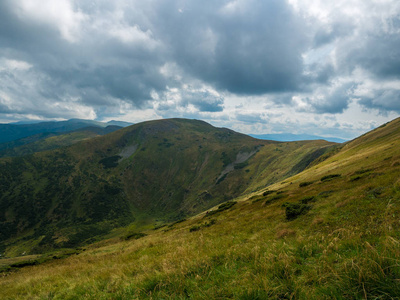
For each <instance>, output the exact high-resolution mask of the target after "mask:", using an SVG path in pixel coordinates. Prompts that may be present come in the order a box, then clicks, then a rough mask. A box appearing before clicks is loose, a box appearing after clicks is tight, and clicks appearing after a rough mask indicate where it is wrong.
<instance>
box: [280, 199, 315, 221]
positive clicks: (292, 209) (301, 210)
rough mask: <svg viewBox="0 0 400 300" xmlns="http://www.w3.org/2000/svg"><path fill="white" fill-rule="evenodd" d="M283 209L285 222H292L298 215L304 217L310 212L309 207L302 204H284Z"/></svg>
mask: <svg viewBox="0 0 400 300" xmlns="http://www.w3.org/2000/svg"><path fill="white" fill-rule="evenodd" d="M282 206H283V207H285V209H286V210H285V214H286V219H287V220H294V219H296V218H297V217H298V216H300V215H304V214H305V213H307V211H309V210H310V208H311V206H309V205H306V204H303V203H287V202H286V203H284V204H283V205H282Z"/></svg>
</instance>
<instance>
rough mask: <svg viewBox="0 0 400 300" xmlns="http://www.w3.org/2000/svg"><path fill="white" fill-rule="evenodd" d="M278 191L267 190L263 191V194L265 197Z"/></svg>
mask: <svg viewBox="0 0 400 300" xmlns="http://www.w3.org/2000/svg"><path fill="white" fill-rule="evenodd" d="M275 192H276V191H265V192H264V193H263V196H264V197H265V196H268V195H270V194H272V193H275Z"/></svg>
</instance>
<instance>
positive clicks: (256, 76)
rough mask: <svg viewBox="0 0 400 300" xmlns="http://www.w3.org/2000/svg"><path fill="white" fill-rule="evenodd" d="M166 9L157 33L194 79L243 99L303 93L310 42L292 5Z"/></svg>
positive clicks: (274, 0) (171, 4)
mask: <svg viewBox="0 0 400 300" xmlns="http://www.w3.org/2000/svg"><path fill="white" fill-rule="evenodd" d="M163 3H164V4H163V5H160V7H159V14H160V15H162V17H161V18H159V19H158V21H157V22H159V23H158V26H157V29H158V31H157V33H158V34H159V36H163V39H164V41H166V44H167V45H168V46H169V49H170V51H171V53H172V55H173V58H174V60H175V61H176V62H177V63H178V64H179V65H180V66H181V67H182V68H183V69H184V70H185V72H187V73H189V74H190V75H191V76H193V77H195V78H199V79H201V80H203V81H205V82H207V83H209V84H212V85H214V86H215V87H216V88H217V89H221V90H226V91H229V92H231V93H238V94H253V95H254V94H263V93H267V92H272V91H273V92H276V91H286V90H295V89H297V88H298V85H299V81H301V74H302V58H301V53H302V51H303V50H304V49H305V47H306V36H305V33H304V31H303V30H302V29H303V28H304V24H302V23H301V21H300V19H299V18H298V17H297V16H296V15H295V14H294V13H293V11H292V8H291V6H290V5H288V3H287V2H285V1H278V0H268V1H255V0H254V1H253V0H250V1H231V2H227V1H225V2H217V1H215V2H213V5H204V3H200V2H195V1H191V2H186V3H185V9H184V11H183V13H179V8H178V2H175V1H164V2H163ZM161 11H162V12H161Z"/></svg>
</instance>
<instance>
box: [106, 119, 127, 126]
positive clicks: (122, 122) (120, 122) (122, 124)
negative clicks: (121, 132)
mask: <svg viewBox="0 0 400 300" xmlns="http://www.w3.org/2000/svg"><path fill="white" fill-rule="evenodd" d="M107 124H108V125H115V126H120V127H128V126H131V125H133V123H129V122H124V121H115V120H111V121H108V122H107Z"/></svg>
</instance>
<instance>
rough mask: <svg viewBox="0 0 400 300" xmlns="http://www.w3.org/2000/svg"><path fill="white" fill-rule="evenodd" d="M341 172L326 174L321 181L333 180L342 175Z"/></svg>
mask: <svg viewBox="0 0 400 300" xmlns="http://www.w3.org/2000/svg"><path fill="white" fill-rule="evenodd" d="M340 176H341V175H340V174H330V175H326V176H324V177H322V178H321V181H328V180H332V179H333V178H337V177H340Z"/></svg>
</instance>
